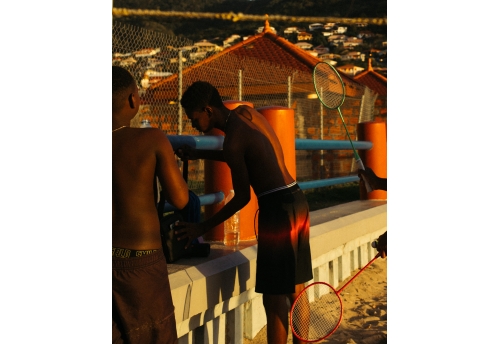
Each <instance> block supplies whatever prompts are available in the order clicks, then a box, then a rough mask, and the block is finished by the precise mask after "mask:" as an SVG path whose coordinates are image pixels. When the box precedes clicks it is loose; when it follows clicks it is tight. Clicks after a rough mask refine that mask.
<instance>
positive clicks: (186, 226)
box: [174, 221, 206, 248]
mask: <svg viewBox="0 0 500 344" xmlns="http://www.w3.org/2000/svg"><path fill="white" fill-rule="evenodd" d="M205 232H206V230H205V228H204V226H202V225H201V224H200V223H190V222H182V221H179V222H177V223H176V224H175V226H174V233H175V236H176V239H177V240H184V239H185V238H188V241H187V244H186V247H185V248H189V246H191V243H192V242H193V240H194V239H196V238H199V237H200V236H202V235H203V234H205Z"/></svg>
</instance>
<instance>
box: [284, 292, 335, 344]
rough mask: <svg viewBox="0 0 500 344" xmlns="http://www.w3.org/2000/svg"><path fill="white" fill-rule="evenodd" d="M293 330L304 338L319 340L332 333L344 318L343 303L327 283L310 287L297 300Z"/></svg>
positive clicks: (292, 322) (292, 315)
mask: <svg viewBox="0 0 500 344" xmlns="http://www.w3.org/2000/svg"><path fill="white" fill-rule="evenodd" d="M291 317H292V319H291V326H292V330H293V332H294V333H295V335H296V336H297V337H299V338H300V339H302V340H309V341H313V340H319V339H323V338H325V337H326V336H328V335H329V334H331V333H332V332H333V331H334V329H335V328H336V327H337V325H338V324H339V323H340V320H341V318H342V304H341V301H340V299H339V297H338V296H337V294H336V293H335V291H334V290H333V289H332V288H331V287H329V286H327V285H323V284H320V285H315V286H314V287H313V288H308V290H307V292H305V293H303V294H302V295H301V296H300V297H299V298H298V299H297V300H296V302H295V305H294V309H293V310H292V313H291Z"/></svg>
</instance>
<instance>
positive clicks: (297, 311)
mask: <svg viewBox="0 0 500 344" xmlns="http://www.w3.org/2000/svg"><path fill="white" fill-rule="evenodd" d="M378 257H380V254H377V255H376V256H375V257H374V258H373V259H372V260H371V261H369V262H368V264H366V265H365V266H364V267H363V268H362V269H361V270H359V271H358V273H356V274H355V275H354V276H353V277H352V278H351V279H350V280H349V281H348V282H347V283H346V284H344V286H343V287H342V288H340V289H339V290H338V291H337V290H335V288H334V287H332V286H331V285H330V284H328V283H325V282H314V283H312V284H310V285H308V286H307V287H306V288H305V289H304V290H302V292H300V294H299V296H297V298H296V299H295V301H294V302H293V305H292V308H291V309H290V327H291V329H292V332H293V335H294V336H295V337H297V338H298V339H299V340H302V341H305V342H319V341H320V340H323V339H325V338H327V337H328V336H330V335H331V334H332V333H333V332H335V331H336V330H337V329H338V328H339V326H340V322H341V321H342V314H343V305H342V298H341V297H340V293H341V292H342V291H343V290H344V289H345V287H347V286H348V285H349V284H350V283H351V282H352V281H353V280H354V279H355V278H356V277H358V275H359V274H360V273H361V272H363V271H364V270H365V269H366V268H367V267H368V266H370V264H372V263H373V262H374V261H375V259H377V258H378Z"/></svg>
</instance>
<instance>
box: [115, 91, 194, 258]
mask: <svg viewBox="0 0 500 344" xmlns="http://www.w3.org/2000/svg"><path fill="white" fill-rule="evenodd" d="M114 101H115V99H114ZM117 101H121V102H122V103H121V106H118V105H117V104H114V105H113V107H114V108H116V111H114V112H113V117H112V126H113V129H118V130H116V131H114V132H113V134H112V135H113V141H112V142H113V149H112V151H113V167H112V182H113V192H112V210H113V215H112V221H113V222H112V223H113V224H112V227H113V234H112V242H113V247H120V248H127V249H132V250H149V249H160V248H161V247H162V246H161V237H160V223H159V219H158V213H157V211H156V203H155V192H156V189H155V187H154V183H155V174H157V176H158V178H159V180H160V183H161V185H162V188H163V190H165V193H166V199H167V201H168V202H169V203H171V204H172V205H173V206H175V207H177V208H179V209H181V208H183V207H184V206H185V205H186V204H187V202H188V189H187V185H186V182H185V181H184V179H183V178H182V174H181V172H180V170H179V168H178V166H177V162H176V159H175V155H174V151H173V148H172V145H171V144H170V141H169V140H168V139H167V137H166V136H165V134H164V133H163V132H162V131H160V130H159V129H155V128H130V127H129V126H130V120H131V119H132V118H134V116H135V115H136V114H137V111H138V110H139V104H140V99H139V94H138V90H137V86H136V85H135V84H134V85H133V86H131V87H130V89H129V91H128V94H126V95H125V96H124V97H123V99H119V100H117ZM124 126H125V127H124ZM122 127H124V128H122Z"/></svg>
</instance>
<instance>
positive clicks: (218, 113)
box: [176, 81, 313, 344]
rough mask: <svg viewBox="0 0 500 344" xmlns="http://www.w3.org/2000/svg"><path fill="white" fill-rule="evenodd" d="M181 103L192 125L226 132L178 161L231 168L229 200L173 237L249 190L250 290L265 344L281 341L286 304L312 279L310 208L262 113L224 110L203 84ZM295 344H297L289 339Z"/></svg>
mask: <svg viewBox="0 0 500 344" xmlns="http://www.w3.org/2000/svg"><path fill="white" fill-rule="evenodd" d="M181 104H182V106H183V107H184V110H185V111H186V114H187V116H188V118H189V119H190V120H191V124H192V126H193V127H194V128H196V129H197V130H199V131H202V132H204V133H206V132H209V131H210V130H211V129H212V128H217V129H219V130H222V131H223V132H224V133H225V135H226V136H225V138H224V144H223V149H222V150H221V151H202V150H194V149H189V147H184V148H183V149H180V150H178V151H177V152H176V153H177V154H178V155H179V156H180V157H181V158H188V159H211V160H218V161H225V162H226V163H227V164H228V166H229V168H230V169H231V178H232V183H233V189H234V192H235V195H234V197H233V199H232V200H231V201H230V202H229V203H228V204H227V205H225V206H224V207H223V208H222V209H221V210H220V211H219V212H218V213H217V214H215V215H214V216H213V217H211V218H210V219H207V220H206V221H204V222H202V223H196V224H195V223H185V222H182V223H180V225H179V227H178V230H177V233H179V234H180V238H181V239H182V238H185V237H188V238H189V240H188V242H191V240H193V239H195V238H197V237H199V236H201V235H203V234H205V233H206V232H208V231H209V230H210V229H212V228H213V227H214V226H216V225H218V224H219V223H222V222H223V221H224V220H226V219H228V218H229V217H231V216H232V215H233V214H234V213H236V212H237V211H238V210H240V209H241V208H243V207H244V206H245V205H246V204H247V203H248V202H249V201H250V187H252V188H253V190H254V191H255V194H256V195H257V197H258V203H259V237H258V251H257V276H256V286H255V291H256V292H258V293H262V294H263V301H264V308H265V311H266V316H267V340H268V343H272V344H280V343H283V344H285V343H286V341H287V335H288V320H287V318H288V305H287V303H286V299H287V298H288V299H289V300H290V302H291V303H292V302H293V300H294V299H295V297H296V296H297V295H298V293H300V291H302V290H303V289H304V283H305V282H307V281H309V280H311V279H312V278H313V275H312V266H311V252H310V247H309V206H308V204H307V200H306V198H305V196H304V194H303V193H302V191H301V190H300V188H299V187H298V185H297V183H296V181H295V180H294V179H293V178H292V176H291V175H290V173H289V172H288V170H287V168H286V166H285V161H284V156H283V151H282V148H281V145H280V143H279V141H278V138H277V136H276V134H275V133H274V131H273V129H272V128H271V126H270V125H269V123H268V122H267V120H266V119H265V117H264V116H262V114H260V113H259V112H258V111H256V110H255V109H253V108H251V107H248V106H245V105H241V106H239V107H238V108H236V109H235V110H229V109H228V108H226V107H225V106H224V104H223V102H222V99H221V97H220V95H219V92H218V91H217V89H216V88H215V87H213V86H212V85H211V84H209V83H207V82H201V81H198V82H195V83H193V84H192V85H191V86H190V87H189V88H188V89H187V90H186V92H185V93H184V95H183V96H182V99H181ZM294 343H298V341H297V339H296V338H294Z"/></svg>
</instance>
